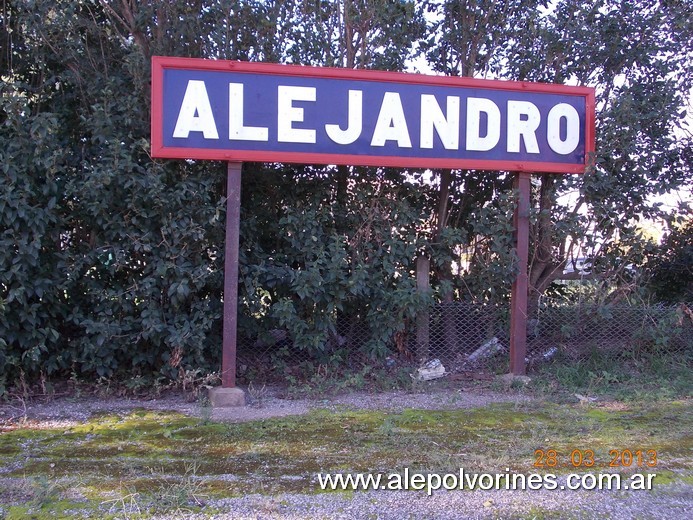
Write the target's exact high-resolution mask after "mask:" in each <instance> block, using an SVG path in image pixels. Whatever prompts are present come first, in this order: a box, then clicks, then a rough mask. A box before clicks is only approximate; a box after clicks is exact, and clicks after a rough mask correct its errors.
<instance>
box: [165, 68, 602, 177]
mask: <svg viewBox="0 0 693 520" xmlns="http://www.w3.org/2000/svg"><path fill="white" fill-rule="evenodd" d="M593 151H594V90H593V89H591V88H587V87H570V86H563V85H548V84H539V83H525V82H509V81H489V80H478V79H470V78H457V77H440V76H425V75H420V74H400V73H392V72H378V71H364V70H350V69H333V68H316V67H301V66H290V65H275V64H266V63H244V62H229V61H212V60H198V59H188V58H163V57H155V58H153V61H152V156H154V157H169V158H181V159H217V160H225V161H264V162H300V163H314V164H352V165H367V166H399V167H423V168H470V169H486V170H512V171H539V172H557V173H581V172H583V171H584V169H585V166H586V164H587V163H588V161H589V158H590V155H591V152H593Z"/></svg>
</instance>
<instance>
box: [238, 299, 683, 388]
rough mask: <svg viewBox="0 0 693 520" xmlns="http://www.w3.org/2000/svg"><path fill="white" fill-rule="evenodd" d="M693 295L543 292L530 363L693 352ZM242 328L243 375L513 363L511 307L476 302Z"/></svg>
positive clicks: (531, 330) (532, 329) (500, 368)
mask: <svg viewBox="0 0 693 520" xmlns="http://www.w3.org/2000/svg"><path fill="white" fill-rule="evenodd" d="M692 307H693V305H686V304H679V305H675V306H664V305H642V304H641V305H628V304H619V305H598V304H592V303H581V304H579V303H574V302H565V301H555V300H552V301H543V302H542V304H541V305H540V307H539V309H538V311H537V313H536V315H535V316H533V317H530V318H529V319H528V324H527V352H526V362H527V364H528V368H529V370H530V371H531V370H533V369H536V368H537V367H539V366H541V365H543V364H545V363H549V362H553V361H556V360H564V361H566V362H573V361H579V360H585V359H588V358H589V357H590V356H592V355H594V354H595V353H600V354H606V355H609V356H616V357H618V356H630V357H633V358H637V357H639V356H644V355H671V354H673V355H679V356H680V357H681V359H682V360H683V361H684V362H689V363H691V362H693V312H692V311H691V308H692ZM256 329H259V330H261V332H256V333H255V334H247V335H244V334H243V333H242V332H243V331H240V332H241V333H240V334H239V343H238V371H239V376H241V377H246V378H253V379H261V380H262V379H265V380H272V379H285V378H287V377H295V378H301V377H307V376H310V375H311V374H313V373H315V371H316V370H319V369H320V367H325V366H330V367H332V369H336V370H340V369H343V370H345V371H348V370H358V369H360V368H362V367H364V366H370V367H373V368H387V367H392V366H403V365H411V366H412V367H414V366H417V365H419V364H421V363H423V362H425V361H428V360H432V359H439V360H440V361H441V363H442V364H443V366H444V367H445V370H446V372H452V373H454V372H470V371H472V372H478V371H492V372H496V373H502V372H507V371H508V368H509V329H510V307H509V305H507V304H499V305H480V304H473V303H467V302H453V303H447V304H437V305H434V306H432V307H431V308H429V309H427V310H426V311H424V312H422V313H421V315H420V316H419V318H418V319H417V320H412V321H407V322H404V323H402V326H401V327H400V328H399V330H397V331H394V332H392V333H386V332H383V330H378V327H377V326H376V327H374V326H373V324H372V322H371V323H370V324H369V323H367V322H366V321H365V320H362V319H360V317H359V316H346V317H345V316H341V317H335V319H334V320H333V322H330V323H328V324H327V325H326V326H325V328H324V330H319V331H316V332H314V333H313V334H312V335H311V336H308V337H302V338H296V337H292V335H291V334H290V333H289V332H288V331H287V330H285V329H282V328H279V327H277V326H276V325H275V326H273V325H272V324H271V323H270V324H265V326H264V329H263V327H257V328H256Z"/></svg>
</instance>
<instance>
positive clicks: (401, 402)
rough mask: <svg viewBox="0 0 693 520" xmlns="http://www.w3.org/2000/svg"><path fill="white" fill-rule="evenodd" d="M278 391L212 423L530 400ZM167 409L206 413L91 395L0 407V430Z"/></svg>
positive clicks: (221, 413) (215, 413) (190, 405)
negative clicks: (326, 411)
mask: <svg viewBox="0 0 693 520" xmlns="http://www.w3.org/2000/svg"><path fill="white" fill-rule="evenodd" d="M282 393H283V390H282V389H280V388H270V389H266V390H265V391H264V392H263V394H264V395H262V396H258V395H257V394H256V395H255V396H253V395H252V393H247V394H246V395H247V401H248V405H247V406H244V407H240V408H217V409H214V410H212V411H211V413H212V419H214V420H218V421H227V422H244V421H255V420H259V419H267V418H270V417H284V416H287V415H301V414H304V413H307V412H308V411H310V410H312V409H316V408H342V409H383V410H385V409H387V410H395V411H397V410H404V409H405V408H419V409H437V410H448V409H457V408H477V407H481V406H486V405H488V404H490V403H501V402H512V403H515V402H518V401H520V402H527V401H531V399H532V398H531V397H529V396H525V395H521V394H508V393H500V392H491V391H487V390H485V391H483V392H480V391H469V390H433V391H430V392H425V393H411V392H405V391H394V392H384V393H380V394H371V393H366V392H352V393H348V394H343V395H337V396H331V397H328V398H324V399H286V398H282ZM142 408H144V409H147V410H172V411H177V412H180V413H183V414H186V415H191V416H201V415H203V414H205V413H208V412H207V411H206V410H205V409H204V406H202V405H200V404H199V403H197V402H188V401H186V399H185V397H183V396H181V395H175V394H174V395H167V396H164V397H161V398H158V399H129V398H116V397H106V398H100V397H96V396H86V397H70V398H64V397H61V398H56V399H53V400H51V401H47V402H43V401H31V402H28V403H26V407H25V406H24V405H21V406H20V405H19V404H17V403H14V404H13V405H10V404H0V426H2V425H3V423H5V424H9V423H12V422H16V421H17V420H19V419H22V420H23V421H24V424H27V425H30V426H31V427H33V428H58V427H69V426H72V425H74V424H77V423H79V422H82V421H86V420H87V419H89V417H91V416H92V415H94V414H98V413H126V412H128V411H130V410H135V409H142Z"/></svg>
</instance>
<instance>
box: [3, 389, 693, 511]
mask: <svg viewBox="0 0 693 520" xmlns="http://www.w3.org/2000/svg"><path fill="white" fill-rule="evenodd" d="M253 397H254V398H253ZM531 400H532V398H531V397H528V396H524V395H522V394H518V393H497V392H490V391H488V390H484V391H483V392H479V391H471V390H433V391H429V392H427V393H408V392H404V391H398V392H387V393H382V394H377V395H373V394H367V393H358V392H356V393H350V394H345V395H341V396H335V397H329V398H325V399H283V398H281V391H280V390H279V389H269V390H268V391H266V393H265V395H261V396H258V395H257V394H256V395H255V396H252V395H249V396H248V401H249V405H248V406H245V407H243V408H229V409H216V410H213V411H212V418H213V419H215V420H219V421H229V422H240V421H251V420H257V419H265V418H269V417H278V416H287V415H298V414H303V413H306V412H307V411H309V410H311V409H314V408H334V409H389V410H402V409H405V408H419V409H460V408H476V407H482V406H486V405H488V404H491V403H497V402H515V403H517V402H528V401H531ZM142 408H145V409H151V410H174V411H178V412H181V413H184V414H187V415H192V416H201V415H204V414H209V413H210V409H209V408H207V409H205V407H203V406H201V405H200V404H198V403H190V402H186V400H185V399H184V398H183V397H182V396H176V395H171V396H166V397H162V398H160V399H150V400H137V399H123V398H106V399H101V398H96V397H82V398H69V399H68V398H59V399H55V400H53V401H51V402H46V403H40V402H35V403H29V404H27V406H26V408H24V406H21V407H19V406H17V405H16V404H15V405H12V406H11V405H8V404H3V405H0V432H1V431H2V428H1V427H2V426H3V424H4V426H5V428H8V427H12V425H14V424H16V423H17V420H18V419H19V418H20V417H22V418H23V417H26V419H23V422H24V424H26V425H30V426H31V427H35V428H56V427H68V426H71V425H74V424H77V423H79V422H82V421H84V420H86V419H88V418H89V417H90V416H92V415H93V414H96V413H104V412H105V413H125V412H127V411H129V410H134V409H142ZM0 509H1V508H0ZM205 510H206V511H209V513H206V514H184V513H181V514H179V515H177V516H176V515H171V514H167V515H166V516H160V517H158V518H161V519H162V520H163V519H164V518H189V519H208V518H214V519H219V520H222V519H234V520H241V519H283V520H284V519H285V520H293V519H305V518H310V519H322V518H324V519H328V518H329V519H342V518H344V519H352V520H353V519H362V518H364V519H365V518H369V519H404V518H416V519H428V518H431V519H433V518H435V519H448V518H449V519H452V518H455V519H458V518H470V519H475V518H479V519H491V518H494V519H495V518H502V519H506V518H578V519H583V518H584V519H592V518H594V519H602V518H610V519H661V518H666V519H668V520H678V519H688V518H693V486H692V485H689V484H684V483H676V484H671V485H661V486H657V485H656V483H655V489H654V490H653V491H651V492H648V491H561V490H540V491H456V492H447V491H437V492H434V494H433V495H432V496H427V495H426V494H425V493H424V492H417V491H358V492H353V493H340V492H334V493H319V494H313V493H311V494H302V493H292V494H282V495H278V496H267V495H248V496H244V497H241V498H230V499H222V500H210V501H209V502H208V504H207V507H206V508H205ZM0 516H1V515H0Z"/></svg>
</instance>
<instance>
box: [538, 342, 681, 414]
mask: <svg viewBox="0 0 693 520" xmlns="http://www.w3.org/2000/svg"><path fill="white" fill-rule="evenodd" d="M692 371H693V357H692V356H691V355H690V354H688V355H687V354H685V353H682V354H680V355H676V356H674V355H665V354H662V355H641V356H639V357H638V358H632V357H627V356H623V355H620V354H618V353H608V352H604V351H595V352H594V353H593V354H592V355H591V356H589V357H588V358H585V359H582V360H557V361H556V362H554V363H552V364H548V365H545V366H543V367H542V368H541V369H540V370H539V371H538V372H537V373H535V374H533V377H534V381H533V382H532V387H533V388H534V389H535V390H537V391H539V392H541V393H543V394H545V395H550V396H556V395H561V394H564V395H565V394H573V393H580V394H584V395H592V396H602V397H606V398H609V399H614V400H618V401H626V402H630V401H660V400H668V399H677V398H687V397H691V396H692V395H693V377H692V376H691V373H692Z"/></svg>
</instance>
